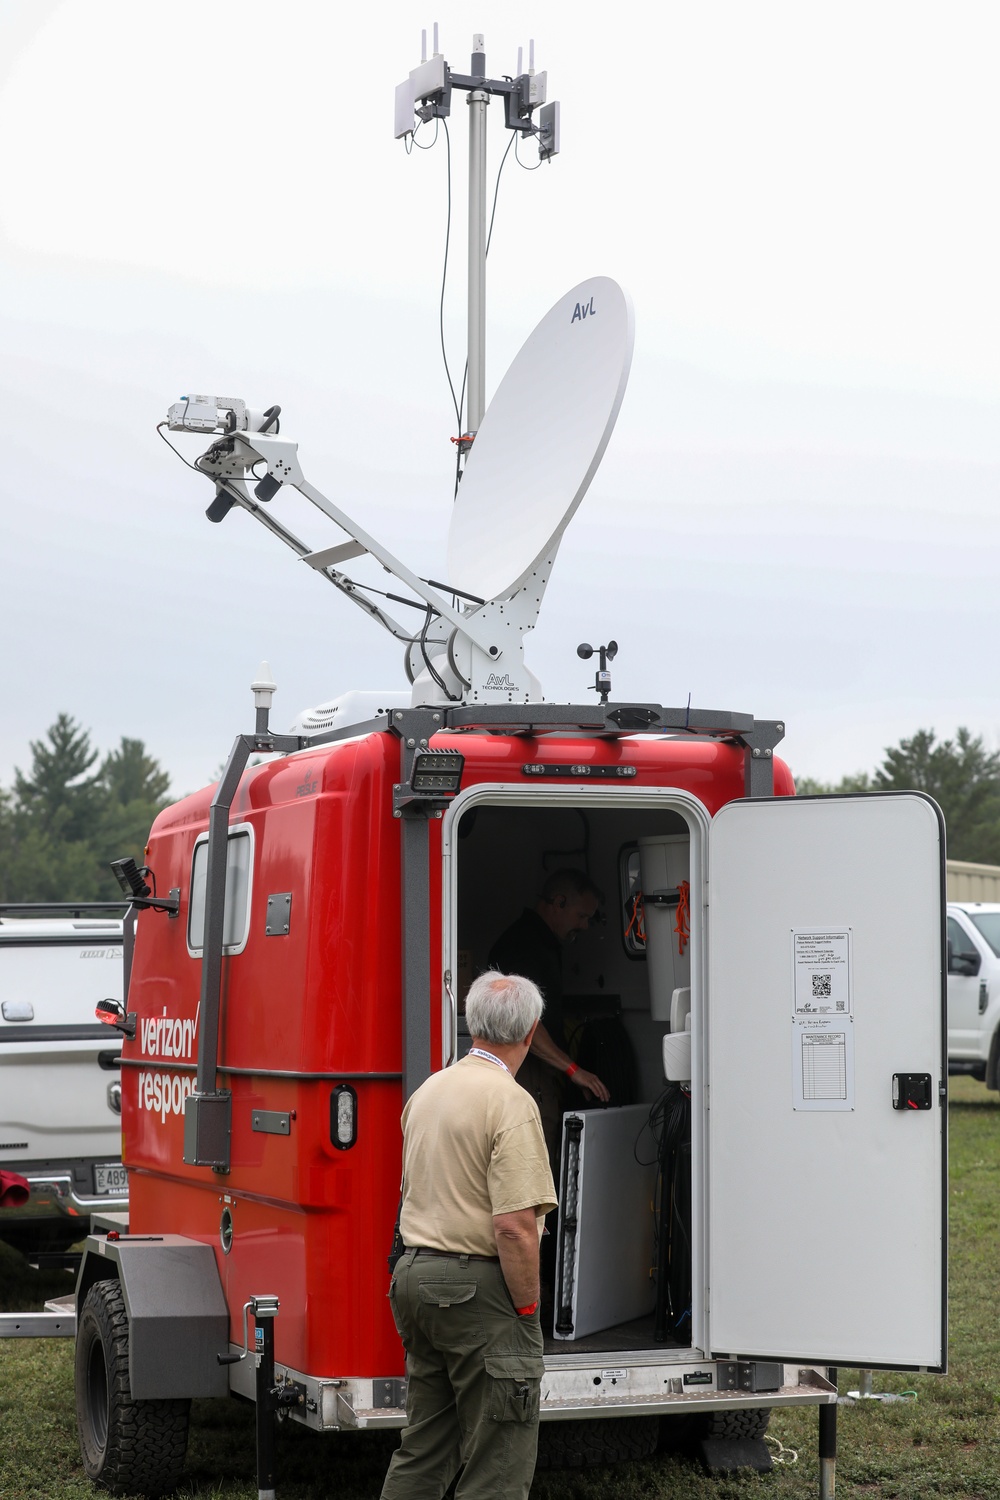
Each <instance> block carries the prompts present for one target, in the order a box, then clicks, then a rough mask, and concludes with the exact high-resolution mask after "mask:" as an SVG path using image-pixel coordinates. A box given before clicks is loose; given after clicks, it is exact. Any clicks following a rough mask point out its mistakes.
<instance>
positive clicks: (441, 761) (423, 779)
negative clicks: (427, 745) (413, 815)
mask: <svg viewBox="0 0 1000 1500" xmlns="http://www.w3.org/2000/svg"><path fill="white" fill-rule="evenodd" d="M464 767H465V756H464V755H461V754H459V752H458V751H457V750H419V751H418V752H417V754H416V755H415V756H414V757H413V769H412V770H411V772H410V788H411V790H412V791H414V792H434V793H435V794H436V795H437V796H439V797H454V795H455V793H456V792H457V791H458V789H459V787H460V785H461V783H462V771H463V769H464Z"/></svg>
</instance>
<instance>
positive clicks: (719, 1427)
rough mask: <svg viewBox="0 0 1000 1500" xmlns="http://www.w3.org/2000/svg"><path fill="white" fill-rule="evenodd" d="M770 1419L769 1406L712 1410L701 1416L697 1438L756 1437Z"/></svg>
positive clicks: (764, 1430)
mask: <svg viewBox="0 0 1000 1500" xmlns="http://www.w3.org/2000/svg"><path fill="white" fill-rule="evenodd" d="M770 1420H771V1408H770V1407H769V1406H743V1407H740V1408H739V1409H738V1410H734V1411H713V1412H709V1413H707V1414H706V1415H705V1416H704V1417H702V1418H701V1423H703V1424H704V1425H703V1426H699V1431H698V1436H699V1438H725V1439H728V1440H732V1439H734V1438H743V1439H746V1438H758V1437H763V1436H764V1434H765V1432H766V1431H767V1424H768V1422H770Z"/></svg>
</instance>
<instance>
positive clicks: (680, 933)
mask: <svg viewBox="0 0 1000 1500" xmlns="http://www.w3.org/2000/svg"><path fill="white" fill-rule="evenodd" d="M677 894H678V896H679V898H680V899H679V900H678V902H677V925H676V926H675V928H674V931H675V932H676V934H677V952H678V953H679V954H680V955H681V957H682V958H683V957H684V949H685V948H686V947H687V945H688V943H689V942H690V941H691V928H690V925H689V921H690V916H691V905H690V900H689V898H690V895H691V887H690V885H689V884H688V882H687V881H686V880H682V881H681V882H680V884H679V885H678V887H677Z"/></svg>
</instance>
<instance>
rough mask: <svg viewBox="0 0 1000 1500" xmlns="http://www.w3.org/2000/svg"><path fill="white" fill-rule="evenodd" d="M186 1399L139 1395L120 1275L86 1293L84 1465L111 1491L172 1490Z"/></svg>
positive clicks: (81, 1400)
mask: <svg viewBox="0 0 1000 1500" xmlns="http://www.w3.org/2000/svg"><path fill="white" fill-rule="evenodd" d="M190 1410H191V1402H190V1401H189V1400H173V1401H134V1400H133V1399H132V1392H131V1388H130V1386H129V1374H128V1315H127V1313H126V1311H125V1299H124V1297H123V1296H122V1289H121V1286H120V1284H119V1282H118V1281H117V1280H116V1279H115V1278H111V1279H110V1280H107V1281H97V1282H95V1283H94V1285H93V1286H92V1287H91V1288H90V1291H89V1292H88V1293H87V1297H86V1300H85V1301H84V1304H83V1309H82V1311H81V1313H80V1320H79V1324H78V1327H77V1331H76V1422H77V1430H78V1432H79V1435H80V1452H81V1454H82V1455H83V1467H84V1468H85V1470H86V1471H87V1475H88V1477H89V1478H90V1479H92V1480H94V1482H95V1483H96V1484H99V1485H102V1486H103V1488H104V1489H107V1490H110V1491H111V1493H112V1494H113V1495H126V1494H127V1495H150V1496H155V1495H168V1494H170V1492H171V1491H172V1490H174V1489H176V1487H177V1484H178V1481H179V1480H180V1477H181V1471H182V1469H183V1468H184V1453H185V1450H186V1449H187V1434H188V1414H189V1412H190Z"/></svg>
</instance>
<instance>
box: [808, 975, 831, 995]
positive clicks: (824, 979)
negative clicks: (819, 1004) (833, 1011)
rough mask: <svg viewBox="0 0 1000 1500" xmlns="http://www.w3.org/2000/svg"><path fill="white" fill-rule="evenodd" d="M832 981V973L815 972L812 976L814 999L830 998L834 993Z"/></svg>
mask: <svg viewBox="0 0 1000 1500" xmlns="http://www.w3.org/2000/svg"><path fill="white" fill-rule="evenodd" d="M832 981H833V975H832V974H814V975H813V976H812V982H813V999H814V1000H829V998H830V996H831V994H832V993H833V984H832Z"/></svg>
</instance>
